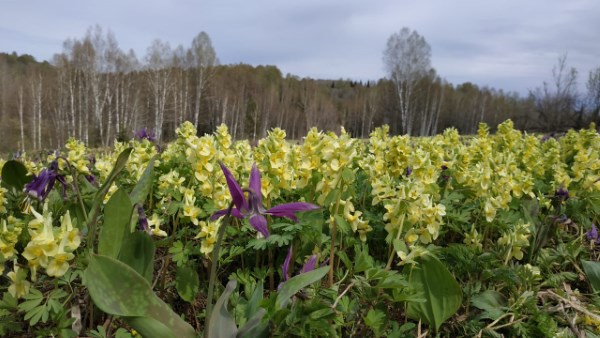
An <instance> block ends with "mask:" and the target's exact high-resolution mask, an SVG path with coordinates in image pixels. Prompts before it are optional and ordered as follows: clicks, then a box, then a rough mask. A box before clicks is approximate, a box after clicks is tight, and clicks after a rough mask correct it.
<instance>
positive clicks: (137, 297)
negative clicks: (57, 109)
mask: <svg viewBox="0 0 600 338" xmlns="http://www.w3.org/2000/svg"><path fill="white" fill-rule="evenodd" d="M176 134H177V139H176V140H175V141H173V142H171V143H169V144H166V145H161V146H159V145H157V144H155V143H154V141H153V140H152V137H151V135H149V134H148V133H140V134H138V136H139V137H138V138H137V139H135V140H131V141H128V142H116V143H115V145H114V147H113V148H112V149H110V150H107V151H99V150H94V149H87V148H86V147H85V145H84V144H83V143H82V142H80V141H78V140H75V139H69V141H68V142H67V143H66V145H65V148H64V149H60V150H57V151H50V152H37V153H28V154H24V153H17V154H12V155H10V156H8V157H7V158H5V159H4V160H1V161H0V166H1V167H2V187H1V188H0V219H1V225H0V226H1V227H2V231H1V233H0V262H1V263H2V265H0V269H2V272H3V276H2V278H1V279H0V293H2V296H1V300H0V335H2V336H18V337H37V336H44V337H46V336H57V337H58V336H60V337H77V336H90V337H113V336H114V337H139V336H143V337H195V336H200V335H204V336H207V337H233V336H238V337H262V336H264V337H270V336H275V337H278V336H298V337H326V336H333V337H336V336H339V337H416V336H418V337H435V336H440V337H450V336H453V337H517V336H518V337H585V336H587V337H596V336H598V332H600V315H599V314H598V313H600V262H599V261H600V249H599V247H600V237H599V235H598V229H597V225H598V221H599V219H600V218H599V216H600V158H599V156H600V135H599V134H598V132H597V130H596V127H595V126H594V125H591V126H590V127H589V128H587V129H581V130H578V131H576V130H570V131H568V132H567V133H564V134H560V135H555V134H550V135H546V136H543V135H531V134H527V133H523V132H521V131H519V130H516V129H514V127H513V123H512V122H511V121H510V120H507V121H506V122H504V123H502V124H500V125H498V128H497V131H496V132H495V133H493V134H492V133H490V131H489V127H488V126H487V125H485V124H481V125H480V126H479V130H478V133H477V134H476V135H473V136H470V137H463V136H461V135H459V133H458V132H457V131H456V130H455V129H448V130H446V131H444V133H443V134H440V135H436V136H433V137H427V138H424V137H419V138H416V137H410V136H393V135H390V134H389V129H388V127H386V126H383V127H380V128H377V129H376V130H374V131H373V132H372V133H371V135H370V138H369V139H367V140H364V139H356V138H352V137H351V136H350V135H349V134H348V133H346V132H345V131H344V130H342V131H341V132H340V133H338V134H336V133H332V132H321V131H318V130H317V129H314V128H313V129H311V130H310V131H309V132H308V133H307V134H306V136H305V137H303V138H302V140H300V141H290V140H288V139H287V138H286V133H285V131H283V130H281V129H273V130H271V131H269V133H268V136H267V137H265V138H263V139H261V140H259V141H258V143H257V144H256V145H255V146H251V145H250V143H249V142H248V141H243V140H242V141H234V140H233V139H232V137H231V135H230V134H229V132H228V129H227V127H226V126H225V125H221V126H220V127H218V128H217V130H216V131H215V132H214V133H213V134H210V135H204V136H197V133H196V130H195V128H194V127H193V125H192V124H191V123H189V122H185V123H183V124H182V125H181V126H179V128H178V129H177V131H176Z"/></svg>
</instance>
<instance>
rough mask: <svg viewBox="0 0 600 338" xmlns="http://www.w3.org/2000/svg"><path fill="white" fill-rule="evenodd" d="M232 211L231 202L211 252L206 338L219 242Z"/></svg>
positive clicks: (221, 239)
mask: <svg viewBox="0 0 600 338" xmlns="http://www.w3.org/2000/svg"><path fill="white" fill-rule="evenodd" d="M232 209H233V202H231V203H230V204H229V207H228V208H227V214H226V215H225V219H224V221H223V224H221V226H220V227H219V232H218V234H217V241H216V242H215V247H214V248H213V252H212V261H211V262H210V275H209V276H208V300H207V302H206V318H205V319H204V333H205V334H204V335H205V337H208V334H209V332H208V329H209V323H210V315H211V313H212V308H213V294H214V289H215V280H216V279H217V264H218V263H219V262H218V260H219V249H220V248H221V242H222V241H223V236H224V235H225V228H227V226H228V225H229V223H230V222H231V210H232Z"/></svg>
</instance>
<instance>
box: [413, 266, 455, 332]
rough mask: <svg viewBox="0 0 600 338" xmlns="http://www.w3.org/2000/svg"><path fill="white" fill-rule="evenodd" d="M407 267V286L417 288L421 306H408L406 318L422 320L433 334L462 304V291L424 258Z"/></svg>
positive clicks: (445, 274)
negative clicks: (421, 296) (420, 290)
mask: <svg viewBox="0 0 600 338" xmlns="http://www.w3.org/2000/svg"><path fill="white" fill-rule="evenodd" d="M416 261H417V262H418V264H413V265H411V266H410V267H409V279H408V281H409V283H410V284H411V285H412V286H413V287H415V288H419V287H421V288H422V290H423V297H424V298H425V302H422V303H417V302H409V303H408V305H407V309H406V313H407V315H408V317H409V318H412V319H415V320H422V321H424V322H425V323H427V324H428V325H430V326H432V327H433V328H434V329H435V331H436V332H437V331H438V329H439V328H440V326H441V325H442V323H443V322H444V321H446V320H447V319H448V318H450V317H451V316H452V315H454V314H455V313H456V311H457V310H458V308H459V307H460V305H461V303H462V290H461V288H460V285H458V283H457V282H456V280H455V279H454V277H453V276H452V274H451V273H450V271H448V269H447V268H446V267H445V266H444V264H443V263H442V262H440V260H439V259H437V258H436V257H434V256H432V255H424V256H421V257H419V258H417V259H416Z"/></svg>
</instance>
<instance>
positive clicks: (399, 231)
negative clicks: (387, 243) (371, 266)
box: [385, 215, 404, 270]
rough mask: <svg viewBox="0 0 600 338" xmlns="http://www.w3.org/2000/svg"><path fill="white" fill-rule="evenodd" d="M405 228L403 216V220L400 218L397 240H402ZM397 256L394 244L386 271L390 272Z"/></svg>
mask: <svg viewBox="0 0 600 338" xmlns="http://www.w3.org/2000/svg"><path fill="white" fill-rule="evenodd" d="M403 228H404V215H402V218H400V228H399V229H398V234H396V239H400V236H401V235H402V230H403ZM395 254H396V251H395V250H394V242H392V252H391V253H390V258H388V261H387V264H386V265H385V269H386V270H389V269H390V268H391V267H392V262H393V261H394V255H395Z"/></svg>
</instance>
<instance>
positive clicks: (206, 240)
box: [196, 218, 221, 257]
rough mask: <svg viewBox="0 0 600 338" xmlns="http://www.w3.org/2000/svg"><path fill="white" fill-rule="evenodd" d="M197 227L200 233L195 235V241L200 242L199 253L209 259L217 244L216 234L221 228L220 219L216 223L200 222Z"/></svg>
mask: <svg viewBox="0 0 600 338" xmlns="http://www.w3.org/2000/svg"><path fill="white" fill-rule="evenodd" d="M198 225H199V227H200V232H198V235H196V239H200V240H201V241H200V252H202V253H203V254H204V255H206V256H207V257H209V256H210V253H211V252H212V251H213V249H214V246H215V243H216V242H217V233H218V231H219V227H220V226H221V218H220V219H218V220H216V221H200V222H199V224H198Z"/></svg>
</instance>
